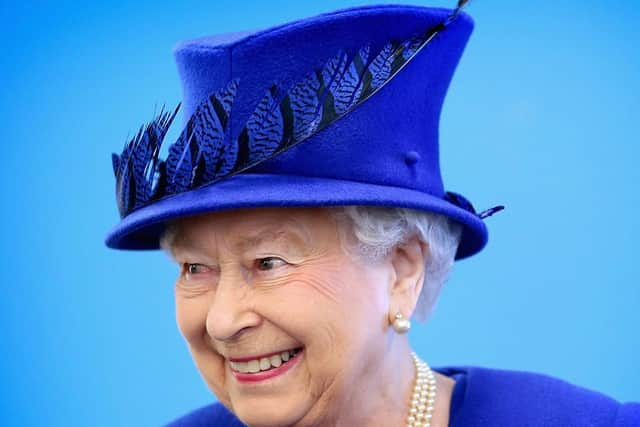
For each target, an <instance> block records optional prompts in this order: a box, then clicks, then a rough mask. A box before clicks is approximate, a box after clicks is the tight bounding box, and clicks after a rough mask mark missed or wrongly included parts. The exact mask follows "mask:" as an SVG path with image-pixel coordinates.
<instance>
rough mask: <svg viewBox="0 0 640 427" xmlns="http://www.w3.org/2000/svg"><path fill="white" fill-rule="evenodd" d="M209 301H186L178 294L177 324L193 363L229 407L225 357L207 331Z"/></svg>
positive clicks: (206, 299)
mask: <svg viewBox="0 0 640 427" xmlns="http://www.w3.org/2000/svg"><path fill="white" fill-rule="evenodd" d="M208 308H209V298H207V296H206V295H202V296H199V297H197V298H184V297H181V296H179V295H176V321H177V323H178V328H179V330H180V332H181V333H182V336H183V337H184V338H185V340H186V341H187V344H188V347H189V351H190V352H191V356H192V358H193V361H194V363H195V365H196V367H197V369H198V371H199V372H200V375H201V376H202V378H203V379H204V380H205V382H206V383H207V385H208V386H209V388H210V389H211V391H212V392H213V393H214V394H215V395H216V397H217V398H218V400H220V402H222V403H223V404H225V405H226V406H227V407H229V404H230V399H229V396H228V393H227V391H226V384H225V381H226V377H225V367H224V358H223V357H222V356H220V355H219V354H217V353H216V352H215V351H214V350H213V349H212V346H211V343H210V342H209V341H208V335H207V330H206V322H207V313H208Z"/></svg>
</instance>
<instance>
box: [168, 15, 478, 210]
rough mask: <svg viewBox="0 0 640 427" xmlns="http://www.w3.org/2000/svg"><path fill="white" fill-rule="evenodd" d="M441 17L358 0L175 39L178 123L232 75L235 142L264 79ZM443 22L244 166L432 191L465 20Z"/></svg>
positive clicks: (412, 32) (294, 73)
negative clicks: (388, 75)
mask: <svg viewBox="0 0 640 427" xmlns="http://www.w3.org/2000/svg"><path fill="white" fill-rule="evenodd" d="M450 14H451V10H448V9H438V8H425V7H416V6H366V7H359V8H351V9H345V10H341V11H336V12H332V13H328V14H324V15H320V16H317V17H313V18H307V19H302V20H299V21H295V22H291V23H287V24H284V25H280V26H278V27H274V28H270V29H267V30H260V31H249V32H242V33H233V34H223V35H218V36H212V37H204V38H199V39H193V40H188V41H184V42H181V43H179V44H178V45H177V46H176V47H175V48H174V55H175V59H176V63H177V67H178V71H179V74H180V79H181V82H182V88H183V95H184V96H183V108H184V120H185V123H186V121H187V120H188V119H189V118H190V117H191V115H192V114H193V113H194V112H195V111H196V109H197V108H198V106H199V105H201V103H202V102H203V101H204V100H206V99H207V97H209V96H210V95H211V93H214V92H215V91H217V90H220V88H223V87H224V86H225V85H227V84H228V82H229V81H230V80H232V79H237V80H238V90H237V94H236V95H235V99H234V102H233V108H232V113H231V114H230V124H229V133H230V138H231V139H232V140H233V139H236V138H238V137H239V136H240V134H241V133H242V131H243V129H244V128H245V126H246V124H247V121H248V120H250V119H251V116H252V114H253V113H254V112H255V110H256V107H257V106H258V105H259V104H260V102H261V101H262V100H263V99H264V96H265V93H266V92H267V91H268V90H269V89H270V88H271V87H272V85H274V84H278V85H279V86H281V87H288V86H289V85H291V84H293V83H295V82H299V81H300V80H301V79H302V78H304V77H305V76H307V75H309V73H310V72H313V71H314V70H321V69H322V68H323V66H325V65H326V64H327V62H328V61H331V60H332V58H335V57H336V55H337V54H340V53H341V52H342V53H344V54H346V55H347V56H349V57H352V56H353V55H356V54H357V53H358V52H360V51H362V50H363V49H365V48H368V49H369V55H370V58H373V57H375V56H376V55H378V54H380V52H381V51H382V50H383V49H384V48H385V47H388V45H389V44H390V43H396V44H398V43H403V42H407V41H409V40H411V38H412V37H415V36H416V35H418V34H424V33H425V32H427V31H428V30H430V29H433V28H436V27H437V26H439V25H441V24H442V23H443V22H444V21H445V20H446V19H447V17H448V16H450ZM451 27H452V28H447V29H446V30H445V31H442V33H441V34H438V35H437V36H436V37H435V38H434V40H432V41H431V42H430V43H429V45H428V46H427V47H426V48H425V50H424V51H423V52H420V53H419V54H418V55H416V58H414V59H412V63H410V64H408V65H407V67H406V68H405V69H403V70H402V71H401V72H400V73H398V75H397V76H395V77H394V78H393V79H391V81H390V82H389V84H388V85H386V86H385V87H384V88H382V89H381V90H380V92H378V93H376V94H375V95H374V96H373V97H371V99H368V100H367V101H366V102H364V103H363V104H362V105H360V106H358V107H357V108H355V109H354V110H353V111H351V112H349V113H348V114H347V115H345V116H344V117H342V118H340V119H339V123H335V124H333V125H331V126H328V127H327V128H326V129H323V130H322V131H320V132H318V133H317V134H315V135H313V136H311V137H309V138H308V140H306V141H304V142H303V143H302V144H300V145H298V146H296V147H293V148H291V149H288V150H287V151H286V152H284V153H281V154H279V155H278V156H276V157H274V158H273V159H270V160H268V161H265V162H262V163H260V164H259V165H257V166H254V167H252V168H251V169H250V170H249V171H248V172H252V173H267V174H278V175H295V176H311V177H324V178H333V179H347V180H353V181H359V182H371V183H376V184H382V185H394V186H403V187H406V188H413V189H418V190H421V191H425V192H428V193H430V194H433V195H437V196H439V197H442V196H443V195H444V189H443V185H442V179H441V174H440V167H439V156H438V124H439V118H440V111H441V108H442V103H443V100H444V96H445V94H446V91H447V88H448V85H449V82H450V80H451V76H452V74H453V71H454V69H455V67H456V65H457V63H458V60H459V58H460V56H461V54H462V51H463V49H464V46H465V44H466V41H467V39H468V37H469V35H470V33H471V31H472V27H473V24H472V21H471V19H470V18H469V17H468V15H466V14H460V15H459V16H458V17H457V19H456V20H455V21H454V22H453V23H452V24H451ZM333 101H334V103H335V102H337V101H336V100H335V99H333Z"/></svg>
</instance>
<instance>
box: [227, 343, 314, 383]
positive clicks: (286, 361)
mask: <svg viewBox="0 0 640 427" xmlns="http://www.w3.org/2000/svg"><path fill="white" fill-rule="evenodd" d="M302 353H303V348H302V347H300V348H295V349H291V350H285V351H281V352H277V353H271V354H265V355H261V356H259V357H253V358H235V359H228V361H229V367H230V369H231V373H232V374H233V376H234V377H235V378H236V379H237V380H238V381H239V382H241V383H256V382H260V381H264V380H268V379H270V378H274V377H277V376H279V375H282V374H284V373H285V372H287V371H289V370H290V369H292V368H293V367H294V366H295V365H297V362H298V361H299V360H300V358H301V357H302Z"/></svg>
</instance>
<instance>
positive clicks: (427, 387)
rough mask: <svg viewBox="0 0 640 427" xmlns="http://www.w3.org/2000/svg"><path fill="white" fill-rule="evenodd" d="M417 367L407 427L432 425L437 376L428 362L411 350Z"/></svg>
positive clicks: (427, 426)
mask: <svg viewBox="0 0 640 427" xmlns="http://www.w3.org/2000/svg"><path fill="white" fill-rule="evenodd" d="M411 357H413V363H414V365H415V367H416V380H415V381H416V382H415V385H414V386H413V395H412V396H411V406H410V407H409V416H408V417H407V427H430V426H431V418H432V417H433V407H434V404H435V401H436V378H435V376H434V375H433V371H432V370H431V368H430V367H429V365H427V363H426V362H424V361H422V360H420V358H419V357H418V355H417V354H416V353H414V352H411Z"/></svg>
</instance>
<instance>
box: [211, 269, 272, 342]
mask: <svg viewBox="0 0 640 427" xmlns="http://www.w3.org/2000/svg"><path fill="white" fill-rule="evenodd" d="M236 270H237V269H236ZM251 300H252V294H251V288H250V285H249V284H248V283H247V280H246V275H244V274H243V273H242V272H241V271H236V272H231V273H224V274H221V275H220V278H219V282H218V286H217V287H216V292H215V294H214V296H213V299H212V302H211V305H210V306H209V311H208V313H207V324H206V327H207V332H208V334H209V336H210V337H211V338H212V339H214V340H218V341H230V340H234V339H236V338H238V337H239V336H240V335H241V334H242V333H244V332H246V331H247V330H248V329H251V328H253V327H256V326H258V325H259V324H260V316H259V315H258V314H257V313H256V312H255V311H254V304H253V303H252V301H251Z"/></svg>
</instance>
